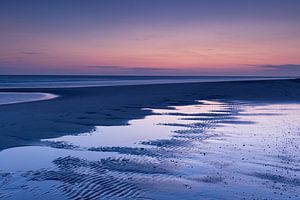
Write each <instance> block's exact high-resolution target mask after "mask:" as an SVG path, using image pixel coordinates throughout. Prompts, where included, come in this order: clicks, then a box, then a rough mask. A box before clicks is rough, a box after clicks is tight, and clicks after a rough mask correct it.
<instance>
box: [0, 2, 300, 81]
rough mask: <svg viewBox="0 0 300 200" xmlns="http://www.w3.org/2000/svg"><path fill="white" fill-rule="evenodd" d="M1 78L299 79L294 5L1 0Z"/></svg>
mask: <svg viewBox="0 0 300 200" xmlns="http://www.w3.org/2000/svg"><path fill="white" fill-rule="evenodd" d="M0 27H1V29H0V44H1V45H0V74H98V75H276V76H278V75H283V76H286V75H300V56H299V55H300V37H299V35H300V1H298V0H251V1H240V0H227V1H223V0H206V1H204V0H163V1H162V0H151V1H150V0H81V1H79V0H36V1H33V0H26V1H20V0H19V1H17V0H1V1H0Z"/></svg>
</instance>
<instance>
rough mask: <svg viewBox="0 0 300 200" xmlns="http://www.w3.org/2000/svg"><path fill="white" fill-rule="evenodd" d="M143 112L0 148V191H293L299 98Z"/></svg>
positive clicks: (208, 195) (185, 195)
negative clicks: (118, 122) (37, 142)
mask: <svg viewBox="0 0 300 200" xmlns="http://www.w3.org/2000/svg"><path fill="white" fill-rule="evenodd" d="M152 111H153V115H150V116H147V117H146V118H145V119H139V120H132V121H130V122H129V124H130V125H128V126H97V127H96V129H95V131H93V132H90V133H86V134H81V135H78V136H64V137H60V138H55V139H47V140H43V141H42V144H43V145H44V146H31V147H18V148H12V149H7V150H4V151H2V152H0V160H1V162H0V199H1V198H3V199H8V200H15V199H24V198H25V199H26V198H27V199H91V200H93V199H195V200H196V199H197V200H198V199H228V200H229V199H298V198H299V193H300V176H299V175H300V154H299V146H300V126H299V124H300V112H299V111H300V105H299V104H268V105H253V104H247V103H245V102H221V101H220V102H216V101H215V102H213V101H200V102H199V104H197V105H190V106H177V107H172V108H170V109H153V110H152Z"/></svg>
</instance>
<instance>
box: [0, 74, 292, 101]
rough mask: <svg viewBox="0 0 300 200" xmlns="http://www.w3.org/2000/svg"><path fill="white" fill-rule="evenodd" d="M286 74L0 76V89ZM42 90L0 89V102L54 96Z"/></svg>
mask: <svg viewBox="0 0 300 200" xmlns="http://www.w3.org/2000/svg"><path fill="white" fill-rule="evenodd" d="M287 78H290V77H242V76H50V75H49V76H47V75H40V76H38V75H32V76H4V75H2V76H0V89H5V88H6V89H7V88H10V89H13V88H68V87H94V86H117V85H145V84H166V83H193V82H218V81H240V80H265V79H287ZM55 97H56V96H55V95H53V94H46V93H28V94H25V93H17V92H10V93H8V92H5V93H3V92H1V91H0V105H3V104H11V103H22V102H30V101H39V100H49V99H52V98H55Z"/></svg>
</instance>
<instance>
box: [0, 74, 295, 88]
mask: <svg viewBox="0 0 300 200" xmlns="http://www.w3.org/2000/svg"><path fill="white" fill-rule="evenodd" d="M287 78H290V77H255V76H252V77H251V76H248V77H243V76H63V75H62V76H47V75H40V76H38V75H36V76H35V75H33V76H0V88H53V87H54V88H57V87H88V86H113V85H142V84H162V83H186V82H216V81H238V80H265V79H287Z"/></svg>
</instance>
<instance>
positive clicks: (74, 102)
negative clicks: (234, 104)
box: [0, 79, 300, 150]
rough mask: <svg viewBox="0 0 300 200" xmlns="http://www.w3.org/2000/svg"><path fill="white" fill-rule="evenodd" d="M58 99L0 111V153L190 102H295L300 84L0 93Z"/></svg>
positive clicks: (277, 82) (274, 82) (4, 107)
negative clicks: (27, 93)
mask: <svg viewBox="0 0 300 200" xmlns="http://www.w3.org/2000/svg"><path fill="white" fill-rule="evenodd" d="M0 92H41V93H52V94H54V95H59V98H56V99H52V100H49V101H36V102H27V103H20V104H11V105H0V139H1V143H0V150H3V149H6V148H10V147H17V146H23V145H32V144H36V143H39V142H40V139H45V138H55V137H59V136H63V135H70V134H79V133H83V132H87V131H91V130H92V129H94V126H96V125H122V124H127V122H128V120H131V119H139V118H143V117H144V116H146V115H147V114H149V113H150V111H149V110H144V109H141V108H147V107H151V108H164V107H166V106H170V105H188V104H193V103H195V100H201V99H205V100H207V99H212V100H218V99H221V100H243V101H251V102H264V103H267V102H299V101H300V80H299V79H295V80H267V81H241V82H224V83H222V82H218V83H184V84H160V85H138V86H107V87H89V88H56V89H53V88H52V89H51V88H35V89H1V90H0Z"/></svg>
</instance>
